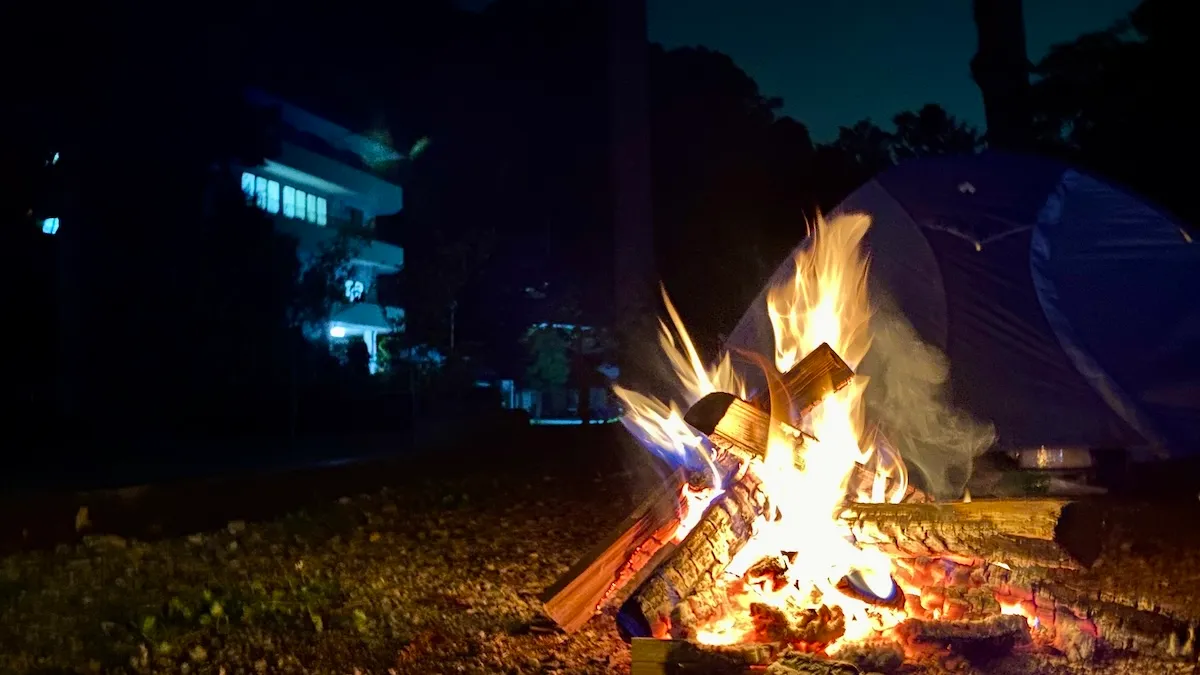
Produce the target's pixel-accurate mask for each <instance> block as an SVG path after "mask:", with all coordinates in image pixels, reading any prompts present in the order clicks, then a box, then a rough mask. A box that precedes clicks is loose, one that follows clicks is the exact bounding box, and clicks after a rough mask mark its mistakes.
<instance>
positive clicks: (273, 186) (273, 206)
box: [267, 180, 279, 213]
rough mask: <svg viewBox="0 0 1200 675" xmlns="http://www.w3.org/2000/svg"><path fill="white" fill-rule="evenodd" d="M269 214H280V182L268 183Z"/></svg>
mask: <svg viewBox="0 0 1200 675" xmlns="http://www.w3.org/2000/svg"><path fill="white" fill-rule="evenodd" d="M267 213H279V183H278V181H273V180H272V181H267Z"/></svg>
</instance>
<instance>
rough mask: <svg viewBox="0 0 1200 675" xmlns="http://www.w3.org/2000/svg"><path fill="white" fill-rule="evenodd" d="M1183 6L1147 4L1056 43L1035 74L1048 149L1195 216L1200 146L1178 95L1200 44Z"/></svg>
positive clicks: (1038, 122) (1037, 114)
mask: <svg viewBox="0 0 1200 675" xmlns="http://www.w3.org/2000/svg"><path fill="white" fill-rule="evenodd" d="M1183 6H1184V5H1183V4H1181V3H1174V2H1169V1H1162V0H1147V1H1146V2H1143V3H1142V4H1141V5H1139V6H1138V8H1137V9H1136V10H1135V11H1134V12H1133V13H1132V14H1131V15H1130V17H1129V20H1128V21H1124V22H1120V23H1118V24H1117V25H1115V26H1113V27H1112V28H1110V29H1108V30H1105V31H1100V32H1097V33H1091V34H1088V35H1083V36H1081V37H1080V38H1078V39H1076V40H1074V41H1072V42H1070V43H1066V44H1061V45H1056V46H1055V47H1053V48H1052V49H1051V50H1050V53H1048V54H1047V55H1046V56H1045V58H1043V59H1042V60H1041V62H1039V63H1038V64H1037V66H1036V68H1035V70H1034V76H1035V80H1034V83H1033V90H1032V97H1033V110H1034V120H1035V126H1036V128H1037V131H1038V133H1039V141H1040V143H1041V145H1042V147H1043V149H1046V150H1050V151H1052V152H1058V153H1061V154H1063V155H1064V156H1066V157H1067V158H1068V159H1071V160H1073V161H1076V162H1078V163H1080V164H1082V165H1083V166H1084V167H1086V168H1089V169H1092V170H1095V171H1098V172H1100V173H1102V174H1105V175H1107V176H1110V177H1112V178H1114V179H1116V180H1118V181H1120V182H1123V183H1125V184H1127V185H1129V186H1131V187H1133V188H1134V189H1136V190H1137V191H1138V192H1140V193H1142V194H1145V195H1147V196H1149V197H1152V198H1154V199H1156V200H1159V201H1161V202H1163V203H1164V204H1166V205H1167V206H1168V207H1169V208H1171V209H1173V210H1174V211H1175V212H1176V213H1178V214H1179V215H1180V216H1182V217H1183V219H1184V220H1185V221H1186V222H1193V223H1194V222H1196V220H1197V219H1198V218H1200V210H1198V209H1197V207H1196V202H1195V200H1194V199H1192V198H1191V192H1192V191H1193V189H1192V186H1191V174H1190V173H1189V172H1188V171H1183V170H1180V169H1179V161H1180V158H1187V157H1194V156H1196V155H1197V153H1198V152H1200V146H1198V140H1197V138H1198V137H1197V135H1196V134H1195V133H1194V132H1193V130H1192V129H1191V127H1190V124H1191V122H1190V119H1189V118H1188V117H1187V116H1186V115H1183V116H1181V115H1175V114H1170V113H1169V112H1165V111H1168V110H1169V109H1170V106H1171V105H1172V104H1171V103H1170V102H1171V101H1175V100H1178V97H1179V96H1180V95H1181V93H1180V92H1181V91H1185V89H1182V88H1181V87H1182V86H1183V85H1181V81H1180V80H1179V78H1178V75H1177V74H1178V72H1179V68H1180V67H1183V66H1182V64H1183V63H1187V62H1188V59H1189V58H1190V56H1191V53H1192V49H1193V46H1192V44H1191V40H1190V35H1188V34H1187V29H1186V27H1187V26H1190V25H1191V24H1190V21H1191V18H1190V16H1188V15H1186V14H1185V13H1184V12H1183Z"/></svg>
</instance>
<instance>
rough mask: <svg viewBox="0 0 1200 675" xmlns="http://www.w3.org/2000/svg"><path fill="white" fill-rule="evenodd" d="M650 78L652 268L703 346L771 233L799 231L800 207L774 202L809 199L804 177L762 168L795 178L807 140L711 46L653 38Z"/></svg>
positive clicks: (746, 292)
mask: <svg viewBox="0 0 1200 675" xmlns="http://www.w3.org/2000/svg"><path fill="white" fill-rule="evenodd" d="M650 82H651V125H652V126H651V141H652V149H653V178H654V182H653V185H654V199H653V203H654V218H655V228H656V243H655V250H656V257H657V263H658V269H659V271H660V274H661V276H662V280H663V282H664V284H665V285H666V287H667V289H668V292H670V293H671V295H672V297H673V298H675V300H676V305H677V307H678V308H679V311H680V313H681V315H682V316H683V317H684V320H685V322H687V323H688V325H689V326H691V327H692V328H693V332H694V333H695V334H696V336H697V338H698V339H699V340H700V342H701V344H704V345H706V346H708V347H715V344H713V342H712V341H713V340H714V339H715V337H716V335H717V334H718V333H720V332H722V331H728V330H729V329H730V328H731V327H732V325H733V323H734V322H736V321H737V319H738V318H739V317H740V316H741V313H742V311H743V310H744V309H745V306H746V304H748V303H749V302H750V300H751V299H752V298H753V297H754V295H755V294H756V293H757V292H758V289H759V286H760V284H761V282H762V279H763V278H764V276H765V275H766V273H767V271H768V270H769V269H770V268H771V267H773V266H774V265H775V264H776V263H777V262H778V259H779V258H780V257H781V255H783V254H784V253H786V249H785V250H784V251H783V252H780V251H779V250H778V246H779V244H778V242H779V241H782V240H786V239H793V240H794V233H795V232H796V231H800V230H802V228H803V222H804V213H805V212H804V210H795V211H792V212H790V213H783V212H784V211H787V210H788V209H789V208H790V207H794V206H797V205H798V206H800V207H801V208H802V209H811V208H812V207H813V206H814V205H815V204H814V202H815V199H813V198H812V197H811V196H810V195H811V193H808V192H807V191H806V190H807V186H806V185H805V184H803V183H796V184H791V185H786V184H781V180H783V179H781V176H780V175H779V174H775V173H773V171H774V170H781V172H786V173H785V175H786V176H787V177H788V178H796V179H802V178H804V177H806V176H807V175H808V163H807V160H808V159H809V157H810V156H811V154H812V144H811V141H810V140H809V137H808V133H807V131H806V130H805V129H804V128H803V126H802V125H800V124H798V123H794V122H790V121H789V122H783V121H777V114H776V111H777V110H778V109H779V107H780V106H781V104H782V102H781V101H780V100H778V99H774V98H769V97H767V96H764V95H763V94H762V93H761V92H760V91H759V89H758V85H757V84H756V83H755V82H754V80H753V79H751V78H750V77H749V76H748V75H746V73H745V72H743V71H742V70H741V69H740V68H738V67H737V65H736V64H734V62H733V60H732V59H730V58H729V57H728V56H726V55H725V54H721V53H720V52H714V51H710V50H707V49H703V48H697V49H691V48H688V49H675V50H670V51H667V50H663V49H661V48H659V47H654V48H653V49H652V51H651V54H650ZM787 231H790V232H791V233H790V234H787V235H784V236H779V235H776V234H775V233H781V232H787ZM773 235H774V236H773ZM647 349H651V350H652V349H656V346H655V345H654V344H650V345H647Z"/></svg>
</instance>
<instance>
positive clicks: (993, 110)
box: [971, 0, 1033, 150]
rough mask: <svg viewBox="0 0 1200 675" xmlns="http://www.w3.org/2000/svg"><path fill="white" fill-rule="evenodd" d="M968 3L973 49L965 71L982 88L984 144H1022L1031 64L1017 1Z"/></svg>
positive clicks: (1027, 132) (1028, 137)
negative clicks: (968, 70) (975, 41)
mask: <svg viewBox="0 0 1200 675" xmlns="http://www.w3.org/2000/svg"><path fill="white" fill-rule="evenodd" d="M974 5H975V27H976V31H977V33H978V40H979V50H978V51H977V52H976V53H975V57H974V58H973V59H971V75H972V77H973V78H974V79H975V83H976V84H977V85H979V90H980V91H981V92H982V93H983V109H984V115H985V116H986V119H987V141H988V146H989V147H992V148H1001V149H1005V150H1021V149H1026V148H1028V147H1029V146H1030V145H1032V141H1033V139H1032V114H1031V110H1030V101H1029V73H1030V70H1031V65H1030V63H1029V57H1028V56H1027V55H1026V50H1025V16H1024V13H1023V11H1022V7H1021V0H975V2H974Z"/></svg>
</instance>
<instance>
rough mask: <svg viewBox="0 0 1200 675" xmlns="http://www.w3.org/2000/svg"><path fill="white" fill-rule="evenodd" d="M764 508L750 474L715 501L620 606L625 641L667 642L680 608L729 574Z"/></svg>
mask: <svg viewBox="0 0 1200 675" xmlns="http://www.w3.org/2000/svg"><path fill="white" fill-rule="evenodd" d="M766 508H767V499H766V494H765V493H764V492H763V490H762V486H761V485H760V484H759V481H758V479H757V478H756V477H755V476H754V474H753V473H749V472H747V473H745V474H744V475H743V476H741V478H740V479H739V480H738V481H737V482H736V483H734V484H733V486H731V487H730V488H728V489H727V490H725V492H724V493H723V494H721V495H720V496H719V497H717V498H716V499H715V500H713V502H712V503H711V504H710V505H709V506H708V508H707V509H705V511H704V514H703V515H702V516H701V517H700V520H699V522H698V523H697V524H696V526H695V527H694V528H693V529H692V531H691V532H689V533H688V535H687V536H686V537H684V539H683V541H682V542H680V543H679V545H678V546H677V547H676V548H675V550H674V551H673V552H672V553H671V555H670V556H669V557H668V558H667V559H666V560H664V561H662V563H661V564H659V565H658V567H657V568H656V569H655V570H654V571H653V572H652V573H651V574H650V575H649V576H648V577H647V578H646V580H645V581H644V582H642V583H641V584H640V585H639V586H638V588H637V590H635V591H634V593H633V594H632V595H631V596H630V597H629V599H628V600H626V601H625V602H624V604H622V605H621V609H620V611H619V612H618V613H617V627H618V629H619V631H620V633H621V636H622V637H623V638H625V639H626V640H628V639H631V638H635V637H660V638H661V637H666V636H667V635H668V634H669V633H670V627H671V615H672V613H673V612H674V611H675V609H676V607H677V606H678V605H679V604H680V603H681V602H682V601H684V600H685V599H687V598H688V597H689V596H691V595H692V593H693V592H695V591H696V590H697V588H699V587H701V586H702V585H707V584H708V583H710V582H713V581H715V580H716V579H717V578H718V577H719V576H720V575H721V574H722V573H723V572H724V571H725V568H726V567H728V565H729V563H730V562H731V561H732V560H733V557H734V556H735V555H736V554H737V553H738V551H740V550H741V549H742V547H743V546H745V544H746V542H747V541H749V539H750V536H751V534H752V533H753V526H754V521H755V520H756V519H757V518H759V517H760V516H761V515H762V514H763V513H764V512H765V510H766Z"/></svg>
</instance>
